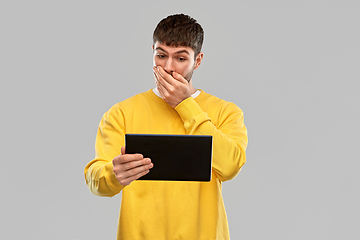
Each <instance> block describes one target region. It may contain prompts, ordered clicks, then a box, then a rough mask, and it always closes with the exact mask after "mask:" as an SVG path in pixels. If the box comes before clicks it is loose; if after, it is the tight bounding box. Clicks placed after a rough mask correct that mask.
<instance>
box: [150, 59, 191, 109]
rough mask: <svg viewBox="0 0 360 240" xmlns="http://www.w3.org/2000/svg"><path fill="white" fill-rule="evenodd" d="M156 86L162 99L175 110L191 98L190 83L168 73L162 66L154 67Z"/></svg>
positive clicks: (181, 77)
mask: <svg viewBox="0 0 360 240" xmlns="http://www.w3.org/2000/svg"><path fill="white" fill-rule="evenodd" d="M153 70H154V75H155V79H156V85H157V88H158V90H159V93H160V95H161V97H162V99H163V100H164V101H165V102H167V103H168V104H169V105H170V106H171V107H173V108H175V107H176V106H177V105H178V104H179V103H181V102H182V101H183V100H185V99H186V98H188V97H191V92H190V86H189V83H188V81H186V79H185V78H184V77H183V76H181V75H180V74H178V73H176V72H173V73H172V75H171V74H169V73H167V72H166V71H165V70H164V69H163V68H162V67H161V66H158V67H154V68H153Z"/></svg>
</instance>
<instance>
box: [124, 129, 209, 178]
mask: <svg viewBox="0 0 360 240" xmlns="http://www.w3.org/2000/svg"><path fill="white" fill-rule="evenodd" d="M125 146H126V148H125V150H126V154H134V153H141V154H142V155H143V156H144V157H146V158H150V159H151V161H152V163H153V164H154V167H153V168H152V169H150V172H149V173H148V174H146V175H144V176H142V177H141V178H139V179H138V180H157V181H210V180H211V165H212V136H207V135H163V134H160V135H159V134H126V135H125Z"/></svg>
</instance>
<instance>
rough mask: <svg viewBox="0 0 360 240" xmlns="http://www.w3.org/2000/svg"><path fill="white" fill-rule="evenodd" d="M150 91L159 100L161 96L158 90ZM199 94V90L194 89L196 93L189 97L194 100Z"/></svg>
mask: <svg viewBox="0 0 360 240" xmlns="http://www.w3.org/2000/svg"><path fill="white" fill-rule="evenodd" d="M152 91H153V92H154V93H155V95H156V96H158V97H159V98H161V95H160V93H159V90H158V89H157V88H153V89H152ZM200 93H201V90H198V89H196V92H195V93H194V94H191V97H192V98H194V99H195V98H196V97H197V96H199V95H200Z"/></svg>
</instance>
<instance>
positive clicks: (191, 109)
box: [175, 97, 203, 123]
mask: <svg viewBox="0 0 360 240" xmlns="http://www.w3.org/2000/svg"><path fill="white" fill-rule="evenodd" d="M175 110H176V111H177V112H178V113H179V115H180V117H181V120H182V121H183V122H184V123H185V122H189V121H190V119H191V118H192V117H194V116H196V115H198V114H200V113H202V112H203V111H202V109H201V108H200V106H199V105H198V104H197V102H196V101H195V99H194V98H193V97H188V98H186V99H185V100H184V101H182V102H181V103H179V104H178V105H177V106H176V107H175Z"/></svg>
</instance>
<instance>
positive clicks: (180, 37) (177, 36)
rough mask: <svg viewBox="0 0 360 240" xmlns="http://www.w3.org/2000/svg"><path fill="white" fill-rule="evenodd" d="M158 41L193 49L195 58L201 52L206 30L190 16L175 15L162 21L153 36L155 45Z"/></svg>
mask: <svg viewBox="0 0 360 240" xmlns="http://www.w3.org/2000/svg"><path fill="white" fill-rule="evenodd" d="M156 41H158V42H159V43H162V44H166V45H168V46H174V47H178V46H184V47H191V48H192V49H193V50H194V52H195V57H196V56H197V55H198V54H199V53H200V52H201V47H202V44H203V41H204V30H203V29H202V27H201V25H200V24H199V23H198V22H197V21H196V20H195V19H193V18H191V17H190V16H188V15H184V14H183V13H181V14H175V15H170V16H168V17H166V18H164V19H163V20H161V21H160V22H159V23H158V25H157V26H156V28H155V30H154V34H153V44H154V45H155V43H156Z"/></svg>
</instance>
